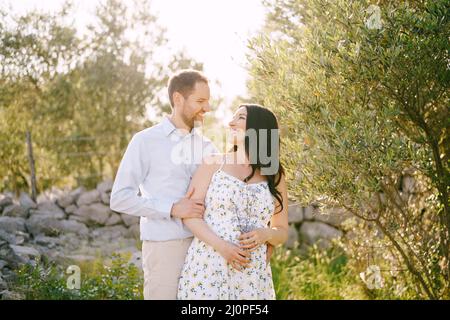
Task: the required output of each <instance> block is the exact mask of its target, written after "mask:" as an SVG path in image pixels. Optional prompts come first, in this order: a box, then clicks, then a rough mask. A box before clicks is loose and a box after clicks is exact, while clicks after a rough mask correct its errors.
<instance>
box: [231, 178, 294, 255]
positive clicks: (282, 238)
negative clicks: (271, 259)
mask: <svg viewBox="0 0 450 320" xmlns="http://www.w3.org/2000/svg"><path fill="white" fill-rule="evenodd" d="M277 189H278V191H279V192H280V193H281V195H282V198H283V210H282V211H281V212H278V211H279V210H280V206H279V205H278V206H275V212H278V213H277V214H273V215H272V219H271V220H270V227H267V228H259V229H255V230H252V231H250V232H247V233H244V234H242V235H241V236H240V237H239V239H241V242H240V243H241V248H243V249H249V250H250V251H251V250H253V249H256V248H257V247H258V246H259V245H261V244H264V243H266V242H267V243H269V244H271V245H273V246H278V245H280V244H283V243H285V242H286V241H287V238H288V199H287V188H286V181H285V178H284V176H281V179H280V183H279V184H278V186H277Z"/></svg>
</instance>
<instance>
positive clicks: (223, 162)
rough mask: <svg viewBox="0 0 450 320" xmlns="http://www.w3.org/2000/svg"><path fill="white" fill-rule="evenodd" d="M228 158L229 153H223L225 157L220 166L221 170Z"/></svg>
mask: <svg viewBox="0 0 450 320" xmlns="http://www.w3.org/2000/svg"><path fill="white" fill-rule="evenodd" d="M226 159H227V155H226V154H224V155H223V159H222V164H221V165H220V168H219V170H222V168H223V165H224V164H225V161H226Z"/></svg>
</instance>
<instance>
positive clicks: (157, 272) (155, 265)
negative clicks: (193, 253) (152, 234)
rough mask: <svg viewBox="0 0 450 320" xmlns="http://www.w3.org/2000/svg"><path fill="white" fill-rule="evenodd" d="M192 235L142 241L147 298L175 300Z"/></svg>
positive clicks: (145, 294) (145, 297)
mask: <svg viewBox="0 0 450 320" xmlns="http://www.w3.org/2000/svg"><path fill="white" fill-rule="evenodd" d="M192 239H193V238H192V237H191V238H187V239H181V240H170V241H147V240H144V241H143V242H142V268H143V270H144V299H145V300H175V299H176V298H177V291H178V281H179V278H180V275H181V271H182V269H183V265H184V259H185V258H186V254H187V251H188V249H189V246H190V244H191V242H192Z"/></svg>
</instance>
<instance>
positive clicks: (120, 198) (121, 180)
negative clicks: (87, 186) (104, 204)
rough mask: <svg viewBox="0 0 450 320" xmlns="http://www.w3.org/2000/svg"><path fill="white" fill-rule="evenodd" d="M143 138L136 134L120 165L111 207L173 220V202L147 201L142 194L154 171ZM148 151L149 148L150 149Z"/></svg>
mask: <svg viewBox="0 0 450 320" xmlns="http://www.w3.org/2000/svg"><path fill="white" fill-rule="evenodd" d="M143 142H144V141H143V139H142V136H140V135H139V134H135V135H134V136H133V138H132V139H131V141H130V143H129V144H128V147H127V149H126V151H125V154H124V156H123V158H122V161H121V162H120V165H119V169H118V170H117V174H116V178H115V180H114V184H113V188H112V191H111V200H110V208H111V209H112V210H114V211H117V212H122V213H126V214H130V215H133V216H140V217H147V218H150V219H170V211H171V209H172V205H173V201H164V200H156V199H149V198H144V197H141V196H139V195H138V191H139V185H140V184H142V183H143V182H144V179H145V177H146V176H147V174H148V171H149V168H150V161H149V160H150V159H149V157H148V155H147V156H146V153H145V152H144V150H145V149H144V143H143ZM147 149H148V148H147Z"/></svg>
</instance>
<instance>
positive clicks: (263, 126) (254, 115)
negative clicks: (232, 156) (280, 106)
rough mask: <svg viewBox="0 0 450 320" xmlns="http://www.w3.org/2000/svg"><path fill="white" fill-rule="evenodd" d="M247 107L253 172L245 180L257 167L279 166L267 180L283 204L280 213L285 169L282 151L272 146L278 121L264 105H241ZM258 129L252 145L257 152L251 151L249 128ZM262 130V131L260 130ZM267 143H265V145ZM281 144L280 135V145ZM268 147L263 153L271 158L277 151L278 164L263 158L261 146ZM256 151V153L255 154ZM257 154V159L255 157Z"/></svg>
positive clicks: (247, 143) (248, 154)
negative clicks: (281, 188) (281, 186)
mask: <svg viewBox="0 0 450 320" xmlns="http://www.w3.org/2000/svg"><path fill="white" fill-rule="evenodd" d="M240 107H245V108H246V109H247V120H246V134H245V153H246V154H247V156H248V157H249V160H250V165H251V167H252V173H251V174H250V175H249V176H248V177H246V178H245V179H244V181H245V182H247V181H249V180H250V179H251V178H252V177H253V176H254V174H255V171H256V169H260V170H261V168H271V167H273V166H274V165H276V167H277V168H278V171H277V172H276V173H275V174H266V175H265V176H266V177H267V182H268V185H269V190H270V193H271V194H272V195H273V196H274V197H275V198H276V199H277V201H278V203H279V204H280V206H281V209H280V211H278V212H276V213H279V212H281V211H283V196H282V195H281V192H279V191H278V190H277V188H276V187H277V186H278V184H279V183H280V181H281V177H282V176H283V175H284V169H283V166H282V165H281V162H280V152H279V150H275V149H273V148H274V147H275V146H272V134H273V132H272V130H273V129H276V130H277V131H276V132H277V134H278V121H277V118H276V117H275V115H274V114H273V112H272V111H270V110H269V109H267V108H264V107H263V106H260V105H257V104H242V105H240V106H239V108H240ZM252 129H253V130H255V131H256V136H255V137H256V149H255V148H254V146H252V148H254V149H252V150H254V151H256V152H252V153H250V152H249V150H251V149H250V138H249V135H248V133H249V130H252ZM260 130H261V131H260ZM266 132H267V138H265V139H264V140H265V141H261V139H260V137H261V134H264V133H266ZM264 144H265V145H264ZM279 145H280V140H279V135H278V146H279ZM261 147H266V150H263V154H266V155H267V157H268V158H269V159H272V153H275V154H274V155H273V156H277V158H276V160H275V161H278V164H274V163H272V161H269V162H268V163H263V162H262V161H261V160H262V159H261V153H260V148H261ZM233 150H234V151H237V146H236V145H235V146H234V147H233ZM254 153H256V154H254ZM255 156H256V159H255ZM277 207H278V206H277Z"/></svg>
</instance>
